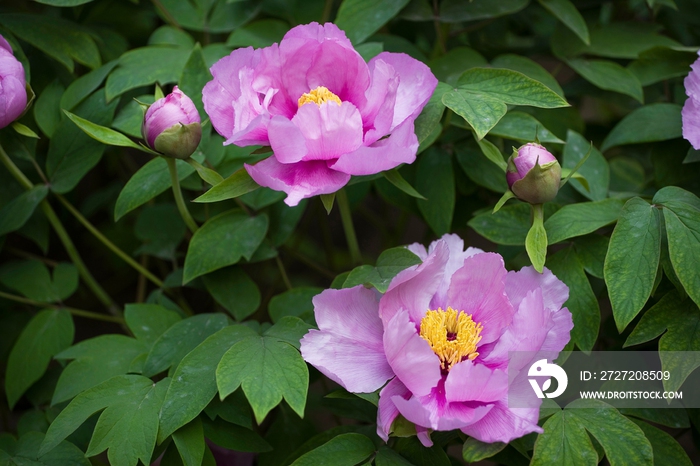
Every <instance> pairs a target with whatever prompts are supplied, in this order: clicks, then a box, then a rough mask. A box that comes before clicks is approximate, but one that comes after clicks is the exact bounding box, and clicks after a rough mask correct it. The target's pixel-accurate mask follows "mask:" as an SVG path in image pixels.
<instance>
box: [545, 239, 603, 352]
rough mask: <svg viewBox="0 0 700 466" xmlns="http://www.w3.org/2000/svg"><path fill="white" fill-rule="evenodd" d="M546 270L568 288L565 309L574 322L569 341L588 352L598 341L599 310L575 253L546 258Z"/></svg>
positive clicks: (563, 252)
mask: <svg viewBox="0 0 700 466" xmlns="http://www.w3.org/2000/svg"><path fill="white" fill-rule="evenodd" d="M547 267H548V268H549V269H550V270H551V271H552V273H553V274H554V275H556V277H557V278H558V279H559V280H561V281H563V282H564V283H565V284H566V286H568V287H569V299H568V300H567V301H566V302H565V303H564V306H565V307H567V308H568V309H569V311H571V316H572V317H573V320H574V328H573V329H572V330H571V339H572V340H573V341H575V342H576V345H578V347H579V348H580V349H581V350H583V351H591V350H592V349H593V345H594V344H595V342H596V340H597V338H598V329H599V328H600V307H599V306H598V300H597V299H596V296H595V294H593V290H592V289H591V284H590V282H589V281H588V277H586V273H585V272H584V269H583V264H582V263H581V261H580V259H579V257H578V254H577V253H576V252H574V249H573V248H572V247H569V248H566V249H563V250H561V251H559V252H557V253H556V254H554V255H553V256H550V257H549V259H548V260H547Z"/></svg>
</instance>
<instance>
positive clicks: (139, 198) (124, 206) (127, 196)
mask: <svg viewBox="0 0 700 466" xmlns="http://www.w3.org/2000/svg"><path fill="white" fill-rule="evenodd" d="M175 164H176V166H177V177H178V178H179V179H180V180H183V179H185V178H187V177H188V176H190V175H191V174H192V173H194V168H192V167H191V166H189V165H188V164H187V163H186V162H185V161H184V160H176V161H175ZM170 186H171V181H170V174H169V172H168V164H167V163H166V162H165V160H163V158H162V157H157V158H155V159H153V160H151V161H150V162H148V163H146V165H144V166H143V167H141V168H139V170H138V171H137V172H136V173H134V174H133V176H132V177H131V178H130V179H129V181H127V183H126V185H125V186H124V188H123V189H122V190H121V192H120V193H119V197H118V198H117V203H116V205H115V206H114V221H115V222H116V221H117V220H119V219H120V218H122V217H123V216H124V215H126V214H127V213H129V212H131V211H132V210H134V209H135V208H137V207H139V206H140V205H142V204H145V203H146V202H148V201H150V200H151V199H153V198H154V197H156V196H157V195H159V194H160V193H162V192H164V191H165V190H167V189H168V188H170Z"/></svg>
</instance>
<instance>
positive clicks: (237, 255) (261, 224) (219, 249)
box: [182, 210, 268, 283]
mask: <svg viewBox="0 0 700 466" xmlns="http://www.w3.org/2000/svg"><path fill="white" fill-rule="evenodd" d="M267 226H268V219H267V215H265V214H261V215H258V216H257V217H248V215H246V214H245V213H243V212H241V211H239V210H230V211H228V212H224V213H223V214H220V215H217V216H216V217H213V218H211V219H210V220H209V221H207V223H205V224H204V225H202V227H201V228H200V229H199V230H197V232H196V233H195V234H194V235H193V236H192V240H191V242H190V247H189V249H188V250H187V257H186V258H185V268H184V275H183V278H182V281H183V283H187V282H189V281H191V280H192V279H194V278H196V277H199V276H200V275H204V274H206V273H209V272H213V271H214V270H217V269H220V268H222V267H226V266H227V265H233V264H235V263H236V262H238V261H239V260H240V259H241V257H245V258H246V259H247V260H250V258H251V257H252V256H253V253H254V252H255V250H256V249H258V246H260V243H261V242H262V240H263V238H264V237H265V233H267Z"/></svg>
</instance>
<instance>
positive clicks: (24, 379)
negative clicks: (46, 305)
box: [5, 310, 75, 408]
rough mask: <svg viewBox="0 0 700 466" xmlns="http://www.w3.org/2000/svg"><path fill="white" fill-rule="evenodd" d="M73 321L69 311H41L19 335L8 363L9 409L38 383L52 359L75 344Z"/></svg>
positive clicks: (6, 379)
mask: <svg viewBox="0 0 700 466" xmlns="http://www.w3.org/2000/svg"><path fill="white" fill-rule="evenodd" d="M74 331H75V330H74V328H73V319H72V318H71V316H70V314H69V313H68V312H67V311H63V310H44V311H41V312H39V313H38V314H37V315H36V316H34V317H33V318H32V320H31V321H30V322H29V324H27V326H26V327H25V328H24V330H22V333H20V335H19V338H18V339H17V343H15V345H14V347H13V348H12V352H11V353H10V357H9V359H8V360H7V372H6V376H5V393H6V394H7V401H8V403H9V405H10V408H12V407H14V405H15V403H17V401H18V400H19V399H20V397H21V396H22V394H23V393H24V392H25V391H26V390H27V389H28V388H29V387H31V386H32V384H34V382H36V381H37V380H39V379H40V378H41V377H42V376H43V375H44V372H46V368H47V367H49V362H50V361H51V358H52V357H53V356H54V355H55V354H56V353H58V352H60V351H62V350H64V349H65V348H67V347H68V346H70V344H71V343H72V342H73V334H74Z"/></svg>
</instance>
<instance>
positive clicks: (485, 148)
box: [476, 139, 508, 178]
mask: <svg viewBox="0 0 700 466" xmlns="http://www.w3.org/2000/svg"><path fill="white" fill-rule="evenodd" d="M476 143H477V144H478V145H479V149H481V152H482V153H483V154H484V155H485V156H486V158H487V159H489V160H490V161H491V162H493V163H494V164H496V166H497V167H498V168H500V169H501V171H502V172H503V177H504V178H505V172H506V168H508V164H507V163H506V161H505V160H504V159H503V154H501V151H500V150H499V149H498V147H496V146H495V145H494V144H493V143H492V142H491V141H489V140H488V139H481V140H478V139H477V141H476Z"/></svg>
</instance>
